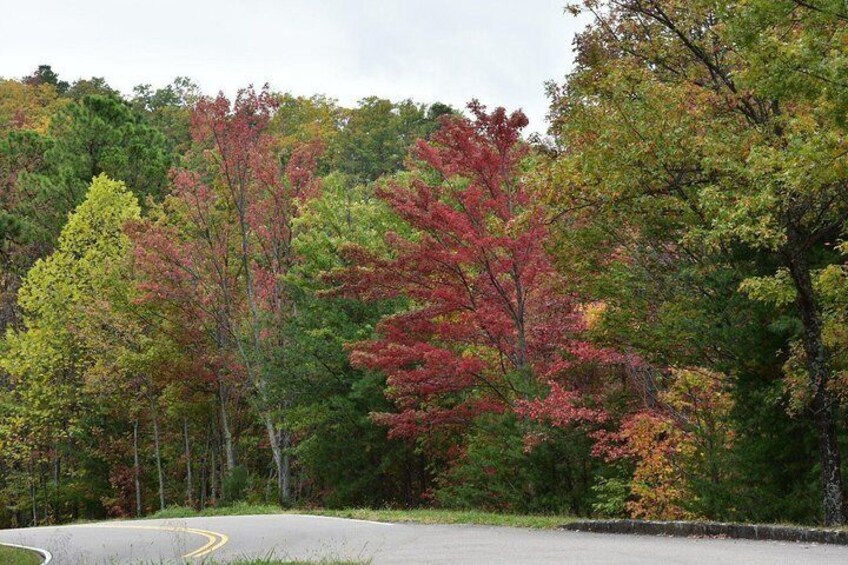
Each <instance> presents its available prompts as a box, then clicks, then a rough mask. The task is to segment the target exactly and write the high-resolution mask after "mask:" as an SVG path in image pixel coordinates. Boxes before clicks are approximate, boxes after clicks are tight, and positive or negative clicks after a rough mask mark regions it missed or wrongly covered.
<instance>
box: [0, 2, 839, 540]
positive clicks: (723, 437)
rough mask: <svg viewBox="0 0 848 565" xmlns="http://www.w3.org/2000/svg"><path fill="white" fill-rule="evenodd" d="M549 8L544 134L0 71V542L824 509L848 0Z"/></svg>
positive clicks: (474, 116)
mask: <svg viewBox="0 0 848 565" xmlns="http://www.w3.org/2000/svg"><path fill="white" fill-rule="evenodd" d="M562 1H563V3H566V0H562ZM568 3H569V4H570V8H569V9H570V10H571V11H575V12H580V11H581V10H582V13H583V18H585V19H584V20H583V21H585V22H586V23H587V27H585V28H584V29H583V31H582V32H581V33H580V34H579V35H578V36H577V37H576V39H575V41H574V48H575V57H574V65H573V67H572V68H571V70H570V71H569V74H568V75H567V76H564V77H562V78H561V79H559V80H558V82H556V83H554V82H552V83H551V84H549V85H548V89H547V93H548V95H549V100H550V113H549V116H550V119H549V123H546V124H529V123H528V119H527V117H526V115H525V114H524V113H523V112H522V111H521V110H520V109H513V108H510V109H506V108H503V107H488V108H487V107H485V106H483V105H482V104H480V103H479V102H478V101H476V100H471V101H469V102H468V104H467V106H466V107H465V108H451V107H448V106H446V105H444V104H442V103H439V102H437V101H435V100H429V101H424V102H421V101H417V102H416V101H411V100H399V101H398V100H395V101H392V100H385V99H381V98H378V97H368V98H364V99H362V100H360V101H359V102H358V103H356V104H354V105H352V106H343V105H340V104H339V103H338V102H337V101H335V100H334V99H332V98H328V97H326V96H323V95H315V96H310V97H303V96H293V95H291V94H290V93H287V92H285V91H278V90H274V89H272V87H270V86H266V87H264V88H258V89H257V88H253V87H246V88H244V89H242V90H241V91H239V92H238V93H237V94H236V95H235V96H230V97H228V96H226V95H225V94H223V93H221V94H218V95H215V94H211V93H204V92H202V91H201V90H200V89H199V88H198V87H197V86H196V85H195V84H193V83H192V82H191V80H189V79H186V78H179V79H177V80H175V81H174V82H173V83H172V84H170V85H166V86H162V87H161V88H154V87H151V86H150V85H139V86H138V87H137V88H135V89H134V90H133V92H132V93H120V92H118V91H117V90H115V89H114V88H112V87H110V86H109V85H108V83H107V82H106V80H105V79H103V78H95V77H92V78H89V79H79V80H77V81H75V82H72V83H70V82H69V81H65V80H60V78H59V77H58V76H57V74H56V72H55V71H54V70H53V69H52V68H51V67H50V66H49V65H42V66H40V67H39V68H37V69H36V70H35V71H34V72H32V74H30V75H28V76H25V77H19V78H6V79H2V80H0V471H2V472H0V527H8V526H29V525H41V524H56V523H64V522H69V521H73V520H80V519H105V518H121V519H127V518H133V517H143V516H148V515H150V514H152V513H154V512H157V511H158V512H159V513H158V514H156V515H157V516H159V517H179V516H187V515H207V516H208V515H217V514H233V513H244V514H247V513H256V512H276V511H278V510H277V508H278V507H283V508H301V507H307V508H308V507H316V508H317V507H320V508H421V507H432V508H439V509H444V510H412V511H395V510H341V511H315V513H322V514H324V515H344V516H351V517H359V518H366V519H378V520H379V519H385V520H401V521H402V520H410V521H419V522H425V523H486V524H501V525H520V526H531V527H552V526H553V525H556V524H558V523H560V522H561V521H562V520H564V519H565V518H561V516H581V517H583V516H590V517H611V518H619V517H622V518H624V517H630V518H643V519H662V520H689V519H692V520H717V521H727V522H758V523H796V524H811V525H827V526H834V527H836V526H840V525H843V524H845V523H846V514H845V508H846V501H847V500H846V496H845V493H846V489H845V485H844V475H845V471H846V464H848V461H846V460H845V457H844V454H843V453H842V451H843V450H844V449H845V448H846V446H848V331H846V328H848V83H846V80H845V77H846V76H848V57H846V56H845V53H846V49H845V47H846V45H848V12H846V6H845V2H844V0H815V1H800V0H745V1H743V2H739V1H735V0H710V1H706V0H698V1H694V0H693V1H690V0H650V1H647V0H583V1H576V0H575V1H571V2H568ZM162 16H163V17H167V14H164V13H163V15H162ZM554 16H555V14H554V13H552V17H554ZM457 56H458V57H461V56H462V53H461V52H459V51H458V53H457ZM248 67H250V65H248ZM255 78H256V80H261V77H255ZM282 86H285V85H282ZM330 94H332V93H330ZM534 130H535V131H545V130H546V131H547V133H548V135H547V136H543V137H540V136H536V135H532V134H531V133H530V132H532V131H534ZM174 505H177V506H178V507H180V508H172V506H174ZM182 507H185V508H190V509H197V511H196V512H195V510H186V509H183V508H182ZM467 509H474V510H467Z"/></svg>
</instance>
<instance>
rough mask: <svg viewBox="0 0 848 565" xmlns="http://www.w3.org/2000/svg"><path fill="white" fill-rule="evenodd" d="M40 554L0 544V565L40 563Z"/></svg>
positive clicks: (38, 564)
mask: <svg viewBox="0 0 848 565" xmlns="http://www.w3.org/2000/svg"><path fill="white" fill-rule="evenodd" d="M40 564H41V556H40V555H38V554H37V553H35V552H32V551H29V550H26V549H19V548H17V547H9V546H6V545H0V565H40Z"/></svg>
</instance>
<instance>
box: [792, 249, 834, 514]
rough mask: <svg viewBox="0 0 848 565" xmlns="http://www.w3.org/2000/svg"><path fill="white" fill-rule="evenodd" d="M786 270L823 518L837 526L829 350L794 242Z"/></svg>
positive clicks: (807, 269)
mask: <svg viewBox="0 0 848 565" xmlns="http://www.w3.org/2000/svg"><path fill="white" fill-rule="evenodd" d="M794 239H795V238H793V237H792V236H790V245H793V243H794V241H793V240H794ZM789 271H790V273H791V275H792V281H793V283H794V285H795V290H796V292H797V299H796V306H797V308H798V314H799V315H800V317H801V323H802V325H803V345H804V353H805V355H806V363H807V374H808V376H809V379H810V384H811V385H812V391H813V399H812V411H813V418H814V420H815V424H816V430H817V432H818V442H819V460H820V463H821V469H822V495H823V506H824V521H825V525H827V526H838V525H842V524H844V523H845V509H844V500H843V496H844V487H843V482H842V470H841V459H840V454H839V445H838V444H837V436H836V400H835V399H834V397H833V393H832V392H831V391H830V390H829V387H828V384H829V382H830V377H831V367H830V352H829V351H828V348H827V346H826V345H825V343H824V339H823V338H822V319H821V311H820V309H819V305H818V302H817V300H816V296H815V292H814V290H813V283H812V279H811V276H810V267H809V265H808V263H807V258H806V256H805V255H804V251H803V250H802V249H800V248H799V245H798V244H797V243H795V244H794V245H793V248H792V249H791V251H790V254H789Z"/></svg>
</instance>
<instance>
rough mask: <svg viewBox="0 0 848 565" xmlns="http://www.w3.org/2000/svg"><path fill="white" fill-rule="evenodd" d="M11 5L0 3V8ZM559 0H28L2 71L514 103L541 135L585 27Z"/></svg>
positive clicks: (227, 88) (4, 40)
mask: <svg viewBox="0 0 848 565" xmlns="http://www.w3.org/2000/svg"><path fill="white" fill-rule="evenodd" d="M4 1H8V0H4ZM565 3H566V0H452V1H450V0H426V1H424V0H347V1H345V0H203V1H197V0H168V1H163V0H53V1H45V0H26V1H20V0H19V1H15V2H14V4H15V7H14V9H11V10H8V9H7V10H3V17H2V18H0V77H6V78H19V77H22V76H24V75H28V74H30V73H31V72H32V71H33V70H34V69H35V68H36V67H37V66H38V65H39V64H42V63H47V64H50V65H52V67H53V70H54V71H56V72H57V73H59V75H60V78H62V79H63V80H68V81H70V82H73V80H74V79H76V78H80V77H82V78H89V77H92V76H98V77H104V78H106V80H107V82H108V83H109V84H110V85H112V86H113V87H115V88H117V89H119V90H121V91H122V92H124V93H131V92H132V88H133V86H135V85H137V84H141V83H148V84H151V85H153V86H154V87H156V86H162V85H165V84H167V83H170V82H171V81H172V80H173V79H174V78H175V77H177V76H188V77H190V78H192V79H193V80H194V81H195V82H196V83H197V84H199V85H200V86H201V88H202V90H203V91H204V92H206V93H209V94H213V93H216V92H217V91H219V90H223V91H224V92H225V93H227V94H230V95H232V94H233V93H234V92H235V91H236V90H237V89H238V88H239V87H242V86H246V85H248V84H254V85H256V86H261V85H262V84H264V83H266V82H267V83H269V84H270V85H271V87H272V88H273V89H274V90H279V91H288V92H291V93H293V94H295V95H311V94H325V95H327V96H329V97H331V98H335V99H337V100H338V101H339V102H340V103H341V104H343V105H354V104H355V103H356V101H357V100H359V99H361V98H363V97H366V96H371V95H376V96H380V97H384V98H390V99H393V100H400V99H405V98H412V99H413V100H415V101H418V102H426V103H432V102H436V101H439V102H443V103H447V104H451V105H452V106H454V107H456V108H460V107H463V106H464V105H465V103H466V102H468V101H469V100H470V99H472V98H477V99H479V100H480V101H481V102H483V103H484V104H487V105H489V106H490V107H493V106H504V107H506V108H507V109H509V110H513V109H516V108H522V109H523V110H524V111H525V113H526V114H527V115H528V117H529V118H530V127H529V128H528V129H529V130H530V131H538V132H544V131H545V129H546V125H545V123H544V120H545V114H546V112H547V100H546V97H545V89H544V84H545V82H546V81H548V80H552V79H553V80H557V81H561V80H562V78H563V77H564V76H565V74H566V73H567V72H568V71H569V69H570V68H571V61H572V59H573V54H572V48H571V42H572V39H573V37H574V34H575V33H576V32H578V31H579V30H580V28H581V27H582V25H583V22H582V21H581V20H578V19H575V18H574V17H573V16H571V15H568V14H565V13H564V12H563V6H564V4H565Z"/></svg>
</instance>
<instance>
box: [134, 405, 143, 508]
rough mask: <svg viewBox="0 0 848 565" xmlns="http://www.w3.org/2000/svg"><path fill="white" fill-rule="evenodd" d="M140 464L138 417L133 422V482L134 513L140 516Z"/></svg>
mask: <svg viewBox="0 0 848 565" xmlns="http://www.w3.org/2000/svg"><path fill="white" fill-rule="evenodd" d="M140 475H141V465H140V464H139V461H138V419H136V420H135V421H134V422H133V482H134V483H135V515H136V516H138V517H139V518H140V517H141V480H140Z"/></svg>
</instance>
